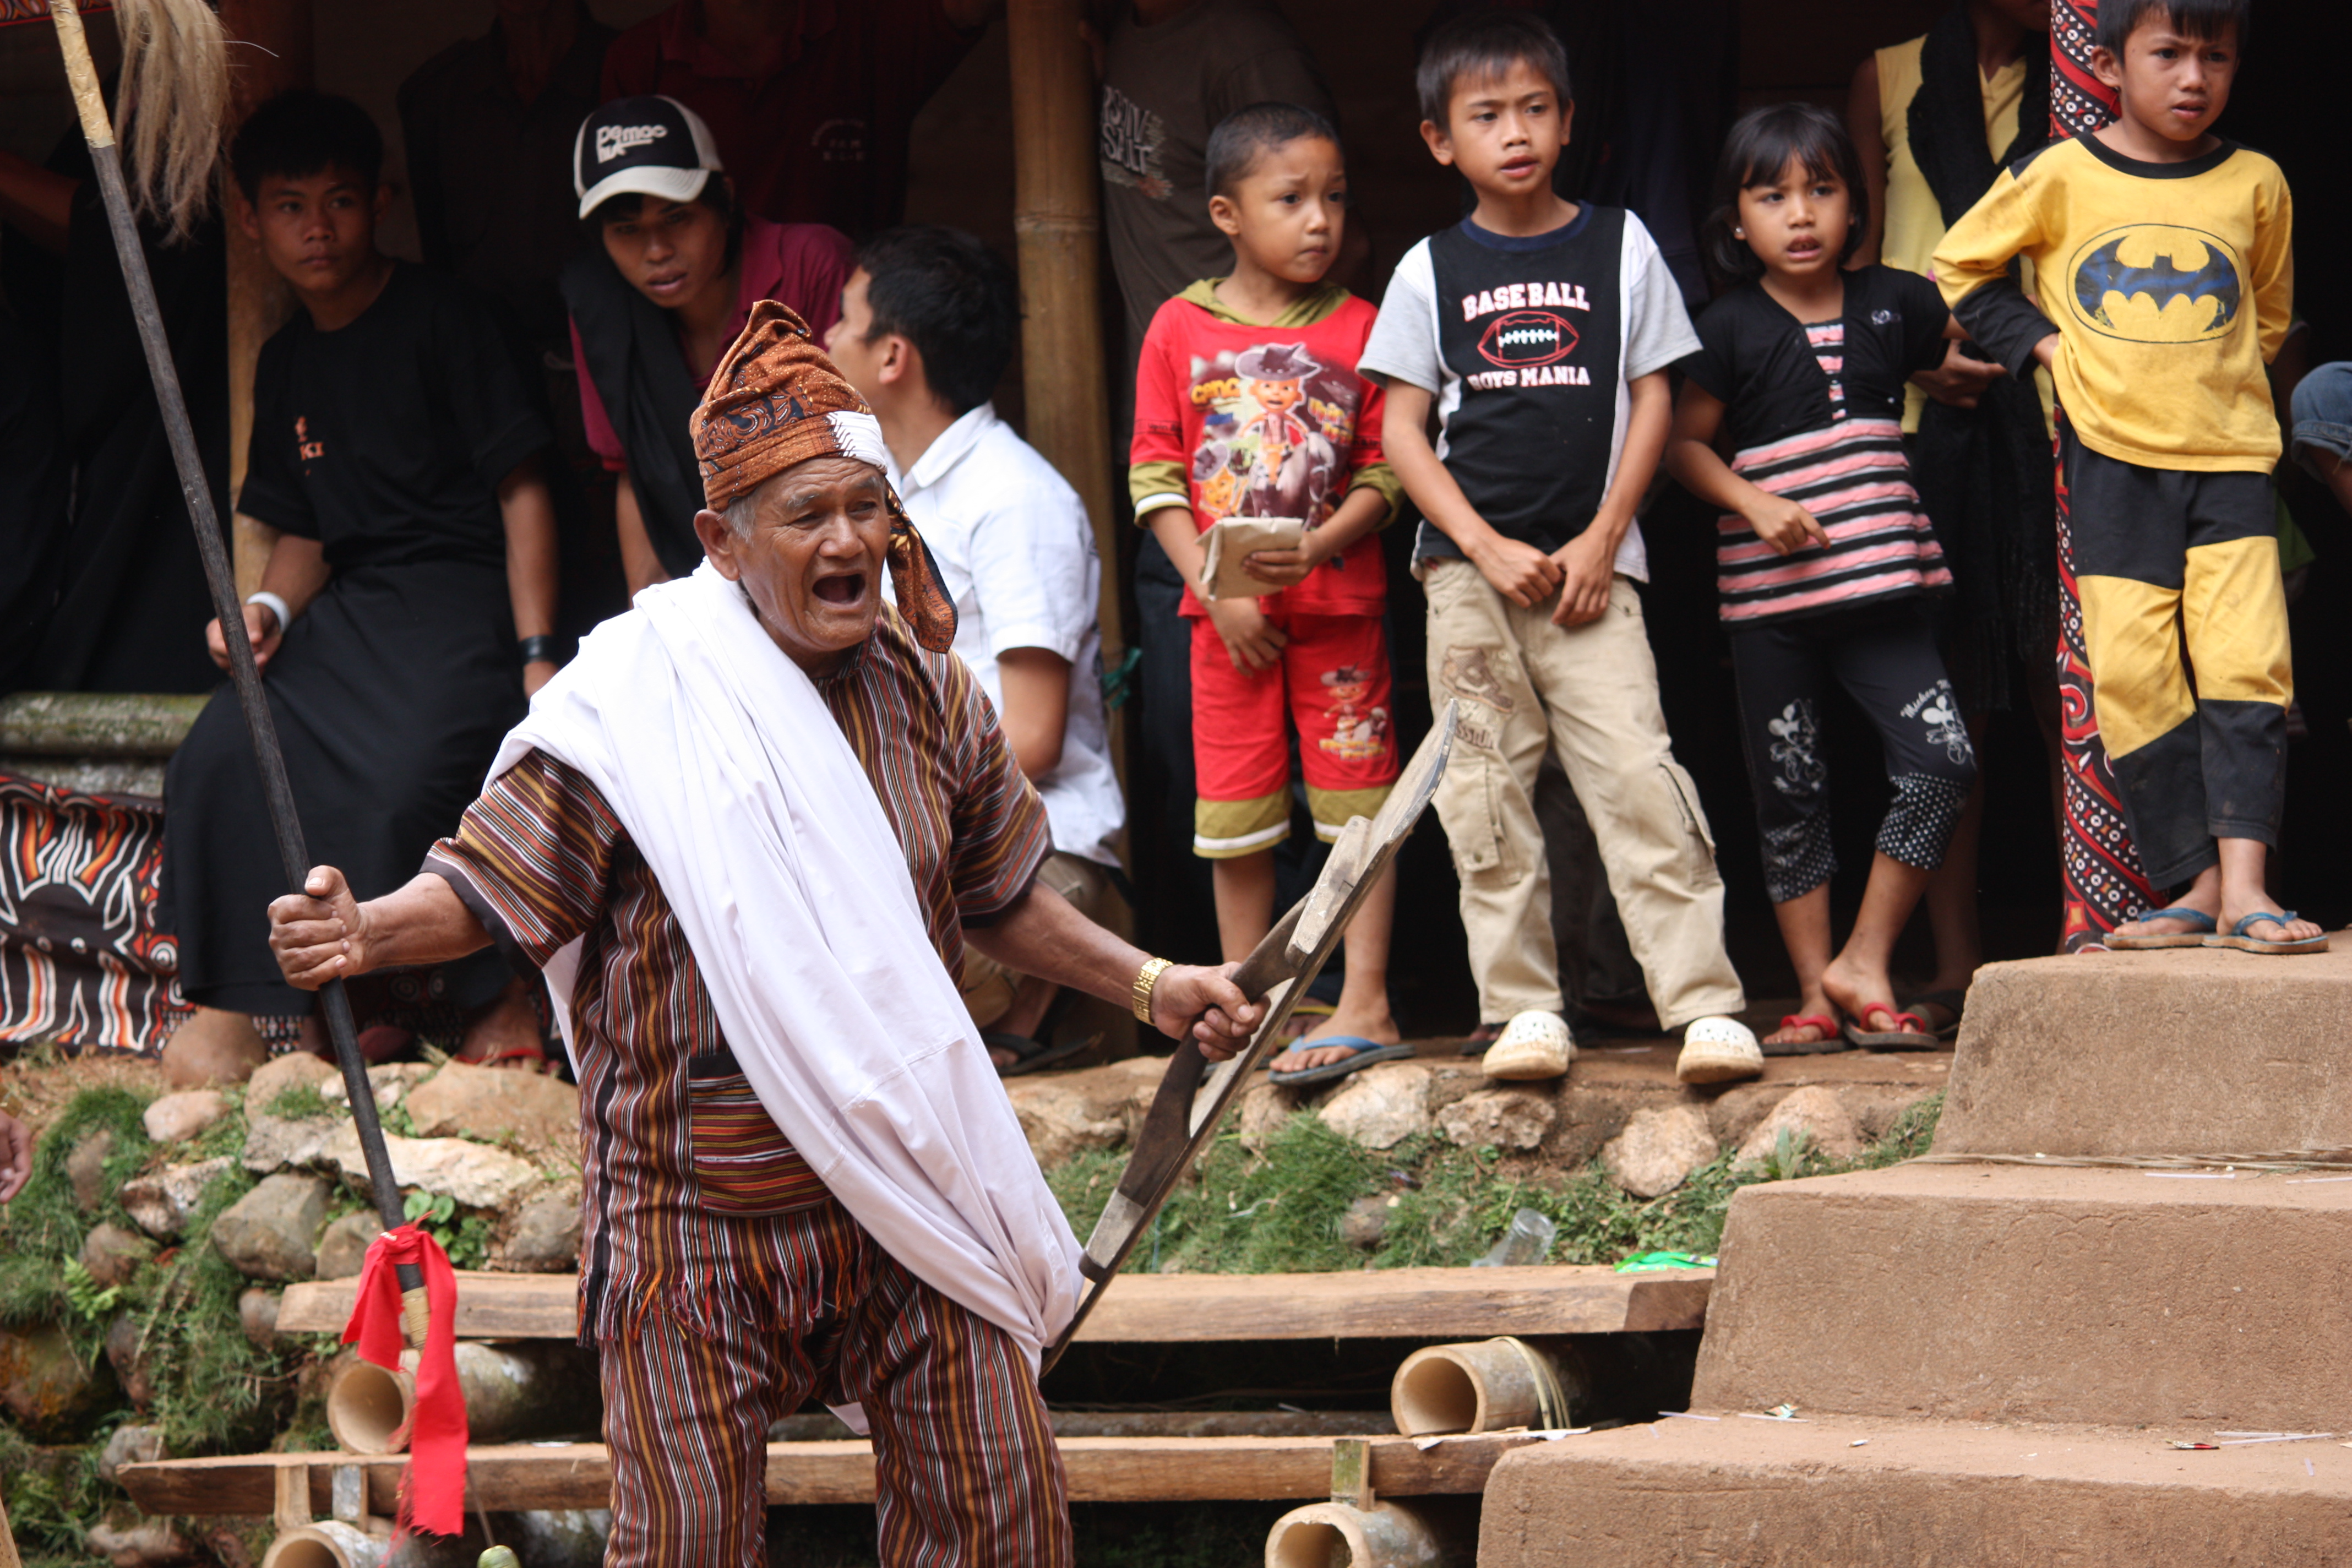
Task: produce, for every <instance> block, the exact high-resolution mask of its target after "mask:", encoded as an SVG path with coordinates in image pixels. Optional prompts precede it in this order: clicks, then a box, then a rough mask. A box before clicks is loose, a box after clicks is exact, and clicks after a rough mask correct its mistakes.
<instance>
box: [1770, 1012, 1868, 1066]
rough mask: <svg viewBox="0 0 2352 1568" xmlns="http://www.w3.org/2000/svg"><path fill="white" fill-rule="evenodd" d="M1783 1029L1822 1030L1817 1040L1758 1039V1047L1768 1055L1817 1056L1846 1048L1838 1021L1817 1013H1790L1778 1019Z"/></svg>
mask: <svg viewBox="0 0 2352 1568" xmlns="http://www.w3.org/2000/svg"><path fill="white" fill-rule="evenodd" d="M1780 1027H1782V1028H1783V1029H1802V1028H1809V1027H1810V1028H1814V1029H1819V1030H1820V1031H1821V1032H1822V1037H1821V1038H1820V1039H1818V1040H1759V1041H1758V1042H1757V1046H1758V1048H1759V1049H1760V1050H1762V1051H1763V1053H1764V1054H1765V1055H1766V1056H1768V1057H1817V1056H1827V1055H1829V1054H1831V1053H1832V1052H1836V1051H1843V1050H1846V1049H1848V1048H1849V1047H1847V1045H1846V1042H1845V1039H1844V1037H1843V1036H1842V1035H1840V1034H1839V1033H1838V1021H1837V1020H1836V1019H1835V1018H1832V1017H1825V1016H1822V1014H1819V1013H1791V1014H1790V1015H1789V1016H1786V1017H1784V1018H1782V1019H1781V1020H1780Z"/></svg>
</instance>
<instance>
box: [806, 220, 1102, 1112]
mask: <svg viewBox="0 0 2352 1568" xmlns="http://www.w3.org/2000/svg"><path fill="white" fill-rule="evenodd" d="M841 307H842V309H841V319H840V321H837V322H836V323H835V325H834V327H833V330H832V331H830V332H828V333H827V334H826V335H825V344H824V346H825V351H826V353H828V354H830V355H831V356H832V359H833V362H834V363H835V364H836V365H838V366H839V367H840V369H841V373H842V374H843V375H844V376H845V377H846V378H847V379H848V381H849V383H850V384H852V385H853V386H855V387H856V389H857V390H858V392H859V393H860V394H861V395H863V396H864V397H865V398H866V402H867V403H868V404H869V405H871V406H872V407H873V409H874V413H875V416H876V417H877V418H878V419H879V420H880V421H881V423H882V436H883V439H884V440H885V441H886V442H887V444H888V446H889V448H890V458H891V467H892V468H893V469H894V472H893V473H892V475H891V479H892V480H893V481H894V482H895V484H896V485H897V487H898V495H899V497H900V499H901V500H903V501H904V502H905V503H906V507H907V510H908V515H909V516H910V517H911V518H912V519H913V521H914V523H915V526H916V527H917V528H918V529H919V531H921V533H922V535H923V539H924V542H926V543H928V544H929V546H930V548H931V553H932V555H933V556H934V557H935V558H936V559H937V561H938V563H939V566H940V575H941V576H942V577H943V578H944V579H945V581H946V584H947V586H948V590H949V592H950V593H951V594H953V595H954V596H955V604H956V614H957V616H958V625H957V629H956V640H955V651H956V652H957V653H958V654H960V655H961V656H962V658H963V660H964V662H965V663H966V664H969V665H970V666H971V668H972V673H973V674H975V675H977V676H978V677H979V678H980V683H981V686H982V689H983V690H985V691H986V692H987V693H988V697H989V700H990V701H991V702H992V703H994V704H995V706H996V710H997V713H998V716H999V720H1000V721H1001V722H1002V723H1003V727H1004V738H1005V742H1006V743H1007V744H1008V745H1009V746H1010V747H1011V749H1012V752H1013V757H1014V759H1015V760H1016V761H1017V762H1019V763H1020V764H1021V770H1022V772H1023V773H1026V774H1027V775H1028V777H1029V782H1030V783H1031V784H1034V785H1035V786H1036V788H1037V793H1038V794H1039V795H1042V796H1043V797H1044V798H1045V815H1046V817H1047V819H1048V820H1049V821H1050V822H1051V823H1052V825H1053V830H1054V854H1053V855H1052V856H1051V857H1050V858H1048V859H1047V860H1046V862H1045V866H1044V867H1043V868H1040V869H1039V871H1038V873H1037V877H1038V879H1039V880H1040V881H1041V882H1044V883H1045V885H1046V886H1047V887H1050V888H1052V889H1054V890H1055V892H1057V893H1059V894H1061V895H1062V896H1063V897H1064V898H1066V899H1067V900H1069V901H1070V902H1071V903H1073V904H1075V905H1076V906H1077V907H1078V909H1079V910H1081V911H1083V912H1084V913H1086V914H1087V916H1088V918H1090V919H1097V920H1099V919H1100V918H1101V916H1102V914H1103V912H1104V910H1105V909H1106V907H1107V906H1108V902H1109V900H1110V899H1111V897H1112V884H1111V877H1110V868H1113V867H1115V866H1117V865H1118V850H1117V848H1116V847H1115V846H1116V844H1117V842H1118V835H1119V832H1120V830H1121V828H1122V827H1123V826H1125V823H1126V805H1125V802H1124V801H1123V800H1122V798H1121V796H1120V795H1119V789H1118V775H1117V774H1116V773H1113V771H1112V769H1111V762H1110V741H1109V732H1108V722H1107V721H1106V719H1105V716H1104V711H1103V700H1102V679H1101V674H1102V671H1101V666H1102V642H1101V637H1100V636H1099V634H1098V633H1097V628H1096V621H1095V616H1096V604H1097V595H1098V594H1099V593H1100V591H1101V584H1102V563H1101V560H1100V559H1099V557H1098V556H1097V553H1096V551H1095V538H1094V529H1093V526H1092V524H1091V523H1090V522H1089V521H1087V511H1086V507H1085V506H1084V504H1082V503H1081V502H1080V501H1079V500H1078V496H1077V492H1076V491H1075V490H1073V489H1071V488H1070V487H1069V485H1068V483H1067V482H1066V481H1065V480H1064V479H1063V478H1062V476H1061V475H1060V474H1058V473H1056V472H1055V471H1054V468H1053V465H1052V464H1050V463H1048V462H1046V461H1045V458H1042V457H1040V456H1038V454H1037V452H1036V450H1035V448H1034V447H1031V446H1030V445H1029V444H1028V443H1027V442H1025V441H1024V440H1022V439H1021V437H1018V436H1016V435H1014V434H1013V429H1012V426H1008V425H1006V424H1005V423H1004V422H1003V420H1001V419H999V418H998V417H997V416H996V409H995V407H994V406H993V405H992V404H991V403H990V402H989V395H990V394H991V393H992V392H993V391H994V390H995V387H996V383H997V381H998V379H999V378H1000V377H1001V376H1002V375H1003V374H1004V367H1005V365H1006V363H1008V362H1009V361H1010V360H1011V359H1012V356H1013V336H1014V333H1015V332H1017V331H1019V327H1020V305H1019V300H1018V294H1017V291H1016V289H1015V286H1014V282H1013V273H1012V269H1011V268H1008V267H1006V266H1005V264H1004V263H1003V261H1002V260H1000V259H999V258H997V257H996V256H994V255H993V254H992V253H991V252H990V251H989V250H988V248H987V247H984V246H982V244H981V243H980V241H979V240H977V239H975V238H973V237H971V235H968V234H965V233H962V232H961V231H960V230H957V229H950V228H942V227H938V226H931V225H919V226H908V227H905V228H898V229H891V230H888V231H887V232H885V233H882V234H878V235H876V236H875V237H873V238H871V239H869V240H867V241H866V244H865V245H864V246H862V247H859V249H858V253H857V269H856V271H855V272H854V273H852V274H851V276H850V279H849V281H848V283H847V284H846V285H845V286H844V287H843V289H842V291H841ZM1056 990H1057V988H1056V987H1055V986H1053V985H1051V984H1047V983H1045V982H1044V981H1041V980H1037V979H1035V978H1034V977H1032V976H1028V975H1024V974H1019V973H1014V972H1013V971H1012V970H1009V969H1006V968H1004V967H1003V965H1001V964H997V963H992V961H990V960H988V959H986V958H984V957H982V955H981V954H980V953H978V952H967V953H966V955H965V959H964V977H963V996H964V1003H965V1005H967V1006H968V1007H970V1008H971V1016H972V1022H973V1023H974V1024H976V1025H978V1026H980V1028H981V1031H982V1039H984V1040H985V1041H986V1042H987V1044H988V1047H989V1055H990V1057H991V1058H992V1060H994V1061H995V1063H996V1065H997V1067H998V1068H999V1070H1000V1071H1003V1072H1005V1073H1008V1074H1011V1073H1021V1072H1029V1071H1033V1070H1034V1069H1035V1068H1040V1067H1044V1066H1045V1065H1047V1064H1048V1063H1050V1062H1053V1061H1057V1060H1060V1059H1062V1058H1065V1057H1066V1056H1068V1055H1071V1054H1074V1053H1075V1051H1076V1050H1078V1049H1081V1048H1083V1047H1082V1046H1079V1045H1070V1046H1064V1047H1059V1048H1055V1047H1048V1046H1047V1045H1045V1043H1044V1042H1043V1041H1042V1040H1041V1039H1040V1036H1042V1035H1043V1034H1045V1032H1046V1025H1047V1021H1048V1015H1049V1013H1050V1012H1051V1010H1052V1009H1053V1007H1054V1005H1055V996H1056Z"/></svg>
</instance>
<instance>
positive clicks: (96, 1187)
mask: <svg viewBox="0 0 2352 1568" xmlns="http://www.w3.org/2000/svg"><path fill="white" fill-rule="evenodd" d="M113 1152H114V1133H113V1131H112V1130H111V1129H110V1128H105V1127H101V1128H99V1129H98V1130H97V1131H94V1132H86V1133H84V1134H82V1140H81V1142H79V1143H77V1144H75V1145H74V1146H73V1152H72V1153H70V1154H68V1155H67V1156H66V1180H67V1181H68V1182H69V1183H71V1184H72V1185H73V1201H74V1207H75V1208H77V1209H79V1210H80V1211H81V1212H82V1213H83V1214H96V1213H97V1212H98V1205H100V1204H102V1203H104V1202H105V1201H106V1160H107V1156H108V1155H110V1154H111V1153H113Z"/></svg>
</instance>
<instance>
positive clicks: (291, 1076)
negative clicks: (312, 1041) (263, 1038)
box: [245, 1051, 337, 1121]
mask: <svg viewBox="0 0 2352 1568" xmlns="http://www.w3.org/2000/svg"><path fill="white" fill-rule="evenodd" d="M336 1076H337V1075H336V1072H335V1064H334V1063H332V1062H331V1061H328V1060H327V1059H326V1058H323V1057H314V1056H312V1055H311V1054H310V1052H308V1051H289V1052H287V1053H286V1054H285V1055H284V1056H282V1057H272V1058H269V1059H268V1061H266V1062H264V1063H263V1064H262V1065H261V1066H260V1067H259V1068H256V1069H255V1071H254V1074H253V1076H252V1077H251V1078H249V1079H246V1080H245V1110H246V1117H247V1121H250V1120H251V1119H252V1118H253V1117H254V1116H256V1115H257V1114H259V1113H260V1112H263V1111H266V1110H268V1109H269V1108H270V1106H271V1105H272V1104H274V1103H275V1102H276V1101H277V1099H278V1096H279V1095H281V1094H284V1093H285V1092H286V1091H287V1090H288V1089H301V1088H305V1087H308V1088H312V1089H316V1088H318V1087H319V1086H320V1085H321V1084H323V1083H325V1082H326V1081H327V1080H328V1079H331V1078H334V1077H336Z"/></svg>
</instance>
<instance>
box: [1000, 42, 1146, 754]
mask: <svg viewBox="0 0 2352 1568" xmlns="http://www.w3.org/2000/svg"><path fill="white" fill-rule="evenodd" d="M1081 20H1082V13H1081V5H1080V0H1011V4H1010V5H1008V6H1007V7H1006V14H1005V26H1006V30H1007V33H1008V35H1009V38H1008V41H1009V43H1010V45H1011V52H1012V57H1013V232H1014V234H1015V235H1016V236H1018V237H1019V243H1020V260H1021V305H1022V320H1021V385H1022V391H1023V394H1024V400H1025V403H1026V405H1027V409H1028V423H1029V443H1030V445H1031V446H1033V447H1036V448H1037V450H1038V451H1039V452H1041V453H1043V454H1045V460H1046V461H1047V462H1049V463H1051V464H1053V465H1054V467H1055V468H1058V469H1060V470H1061V472H1062V477H1063V478H1064V479H1068V480H1069V481H1070V485H1071V487H1072V488H1073V489H1076V491H1077V492H1078V499H1079V500H1082V501H1084V502H1085V503H1086V507H1087V516H1089V517H1090V518H1092V519H1093V520H1094V525H1095V545H1096V549H1097V552H1099V553H1100V554H1101V556H1102V569H1103V571H1102V595H1101V604H1100V607H1099V611H1098V618H1099V622H1100V626H1101V631H1102V647H1103V660H1104V663H1105V664H1106V665H1107V666H1115V665H1116V664H1117V663H1118V659H1119V658H1120V656H1121V655H1122V654H1123V653H1124V652H1125V651H1126V646H1127V639H1126V637H1125V636H1124V635H1123V634H1122V632H1121V630H1120V625H1119V611H1118V538H1117V536H1116V530H1117V528H1118V522H1117V521H1116V514H1115V512H1114V511H1113V510H1112V507H1111V482H1112V478H1113V475H1114V473H1115V472H1116V469H1115V468H1114V467H1113V465H1112V461H1111V450H1110V389H1109V383H1108V381H1107V379H1106V370H1105V366H1106V363H1107V362H1106V359H1105V351H1104V345H1103V326H1102V298H1101V287H1100V277H1101V270H1102V248H1101V246H1102V189H1101V184H1100V178H1099V176H1098V175H1097V172H1096V167H1095V142H1096V139H1097V138H1096V129H1095V101H1094V79H1093V68H1092V67H1091V66H1090V65H1089V63H1088V62H1087V50H1086V42H1085V40H1084V38H1082V37H1080V36H1079V32H1078V25H1079V23H1080V21H1081ZM1111 736H1112V744H1113V746H1114V748H1118V726H1117V725H1113V726H1112V727H1111ZM1118 750H1123V748H1118ZM1115 754H1116V752H1115ZM1122 762H1123V759H1122ZM1125 771H1126V770H1125V768H1124V766H1123V765H1122V767H1121V769H1120V773H1121V774H1122V776H1124V773H1125Z"/></svg>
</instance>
